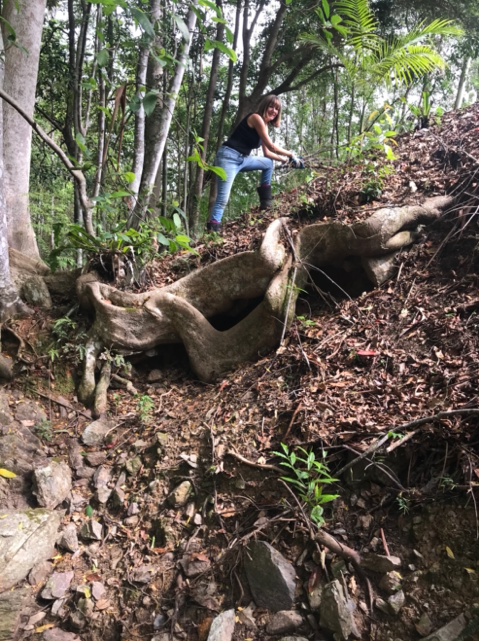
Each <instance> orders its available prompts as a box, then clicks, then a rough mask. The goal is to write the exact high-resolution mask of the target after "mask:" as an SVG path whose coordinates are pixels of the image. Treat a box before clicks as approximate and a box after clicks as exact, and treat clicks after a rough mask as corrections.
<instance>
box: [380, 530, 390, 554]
mask: <svg viewBox="0 0 479 641" xmlns="http://www.w3.org/2000/svg"><path fill="white" fill-rule="evenodd" d="M381 539H382V541H383V548H384V551H385V552H386V556H391V555H390V554H389V548H388V544H387V541H386V537H385V536H384V530H383V529H382V528H381Z"/></svg>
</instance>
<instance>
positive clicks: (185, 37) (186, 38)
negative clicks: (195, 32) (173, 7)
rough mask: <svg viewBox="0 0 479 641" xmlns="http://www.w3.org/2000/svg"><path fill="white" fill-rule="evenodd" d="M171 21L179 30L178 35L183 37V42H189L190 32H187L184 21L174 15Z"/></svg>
mask: <svg viewBox="0 0 479 641" xmlns="http://www.w3.org/2000/svg"><path fill="white" fill-rule="evenodd" d="M173 20H174V21H175V22H176V25H177V27H178V29H179V30H180V33H181V35H182V37H183V40H184V41H185V42H189V41H190V32H189V31H188V27H187V26H186V23H185V21H184V20H183V18H182V17H181V16H178V15H176V13H175V14H174V15H173Z"/></svg>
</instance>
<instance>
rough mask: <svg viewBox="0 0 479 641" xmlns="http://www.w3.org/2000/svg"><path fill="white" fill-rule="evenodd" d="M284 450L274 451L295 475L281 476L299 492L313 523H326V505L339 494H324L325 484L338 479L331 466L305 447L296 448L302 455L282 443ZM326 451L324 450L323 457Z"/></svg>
mask: <svg viewBox="0 0 479 641" xmlns="http://www.w3.org/2000/svg"><path fill="white" fill-rule="evenodd" d="M281 447H282V448H283V451H282V452H273V454H276V456H279V457H280V458H281V459H282V461H281V465H283V466H284V467H287V468H289V469H290V470H291V472H292V473H293V475H294V476H283V477H281V478H282V479H283V480H284V481H287V482H288V483H291V485H293V486H294V487H295V488H296V490H297V491H298V493H299V496H300V497H301V498H302V499H303V501H304V502H305V503H306V504H307V506H308V508H309V516H310V518H311V520H312V521H313V523H315V524H316V525H317V526H318V527H321V526H322V525H324V523H325V519H324V516H323V514H324V505H325V504H326V503H331V501H334V499H336V498H337V497H338V496H339V495H338V494H323V489H324V486H325V485H328V484H331V483H335V482H336V481H337V480H338V479H334V478H332V477H331V475H330V473H329V468H328V466H327V464H326V463H325V462H324V461H317V460H316V456H315V454H314V452H313V451H312V450H311V451H310V452H307V451H306V450H305V449H304V448H303V447H298V448H296V449H297V451H299V452H300V453H301V455H302V456H298V455H297V454H296V453H295V452H294V451H292V450H291V451H290V450H289V448H288V446H287V445H285V444H284V443H281ZM325 456H326V453H325V452H324V451H323V458H324V457H325Z"/></svg>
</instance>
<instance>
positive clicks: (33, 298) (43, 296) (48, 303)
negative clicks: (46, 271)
mask: <svg viewBox="0 0 479 641" xmlns="http://www.w3.org/2000/svg"><path fill="white" fill-rule="evenodd" d="M20 295H21V297H22V298H24V299H25V301H26V302H27V304H28V305H30V306H31V307H40V308H41V309H51V307H52V304H53V303H52V297H51V296H50V292H49V291H48V287H47V285H46V283H45V281H44V280H43V278H42V277H41V276H39V275H37V274H33V275H32V276H29V277H28V278H27V279H26V280H25V281H24V282H23V285H22V287H21V290H20Z"/></svg>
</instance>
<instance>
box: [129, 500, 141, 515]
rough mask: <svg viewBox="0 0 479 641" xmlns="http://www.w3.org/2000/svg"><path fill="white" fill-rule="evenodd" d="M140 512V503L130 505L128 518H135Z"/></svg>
mask: <svg viewBox="0 0 479 641" xmlns="http://www.w3.org/2000/svg"><path fill="white" fill-rule="evenodd" d="M139 511H140V508H139V506H138V503H134V502H133V503H130V505H129V506H128V510H127V514H128V516H133V515H134V514H138V513H139Z"/></svg>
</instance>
